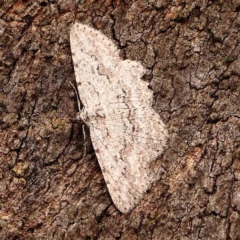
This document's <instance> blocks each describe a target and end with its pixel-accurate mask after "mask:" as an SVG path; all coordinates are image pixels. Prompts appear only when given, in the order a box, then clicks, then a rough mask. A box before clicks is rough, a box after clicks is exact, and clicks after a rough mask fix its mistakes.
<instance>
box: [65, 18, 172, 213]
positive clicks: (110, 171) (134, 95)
mask: <svg viewBox="0 0 240 240" xmlns="http://www.w3.org/2000/svg"><path fill="white" fill-rule="evenodd" d="M70 42H71V51H72V58H73V63H74V70H75V76H76V81H77V88H78V91H79V95H80V98H81V101H82V103H83V105H84V108H83V110H82V111H81V112H80V117H81V118H82V120H83V121H84V122H85V123H86V124H87V125H88V127H89V129H90V135H91V140H92V144H93V147H94V150H95V152H96V156H97V159H98V161H99V165H100V167H101V169H102V172H103V176H104V179H105V181H106V184H107V187H108V190H109V192H110V195H111V198H112V200H113V202H114V204H115V206H116V207H117V208H118V209H119V210H120V211H121V212H122V213H127V212H129V211H130V210H131V209H132V208H134V207H135V206H136V205H137V204H138V203H139V201H140V200H141V198H142V196H143V195H144V193H145V192H146V190H147V189H148V188H149V187H150V185H151V183H152V182H153V181H154V180H156V174H155V173H154V172H152V170H151V168H150V163H151V162H153V161H155V160H156V158H157V157H158V156H159V155H160V154H161V153H162V151H163V148H164V146H165V145H166V141H167V136H168V132H167V128H166V126H165V124H164V123H163V122H162V120H161V119H160V116H159V115H158V113H156V112H155V111H154V109H153V108H152V100H153V94H152V91H151V90H150V89H148V84H147V83H146V82H144V81H143V80H141V77H142V76H143V74H144V72H145V69H144V67H143V66H142V65H141V64H140V63H139V62H136V61H131V60H122V59H121V58H120V57H119V52H118V49H117V47H116V46H115V45H114V43H113V42H112V40H110V39H109V38H108V37H106V36H105V35H104V34H103V33H101V32H100V31H97V30H95V29H93V28H91V27H88V26H86V25H83V24H80V23H75V24H74V25H73V26H72V28H71V33H70Z"/></svg>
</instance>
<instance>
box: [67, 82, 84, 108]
mask: <svg viewBox="0 0 240 240" xmlns="http://www.w3.org/2000/svg"><path fill="white" fill-rule="evenodd" d="M69 84H70V85H71V86H72V88H73V90H74V92H75V94H76V97H77V102H78V111H79V112H81V111H82V109H81V101H80V97H79V94H78V91H77V89H76V88H75V86H74V85H73V84H72V83H71V82H69Z"/></svg>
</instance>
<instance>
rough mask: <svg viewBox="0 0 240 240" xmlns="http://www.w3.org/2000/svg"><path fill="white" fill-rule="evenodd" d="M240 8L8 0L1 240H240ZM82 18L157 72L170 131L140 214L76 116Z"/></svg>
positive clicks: (1, 27) (0, 91)
mask: <svg viewBox="0 0 240 240" xmlns="http://www.w3.org/2000/svg"><path fill="white" fill-rule="evenodd" d="M239 11H240V1H239V0H229V1H223V0H215V1H210V0H209V1H207V0H206V1H203V0H202V1H200V0H197V1H188V0H186V1H184V0H175V1H170V0H138V1H127V0H126V1H124V0H115V1H114V0H112V1H110V0H106V1H102V0H101V1H93V0H92V1H91V0H85V1H84V0H78V1H75V0H66V1H63V0H48V1H47V0H33V1H29V0H25V1H24V0H6V1H4V0H0V79H1V82H0V128H1V132H0V141H1V142H0V239H1V240H5V239H15V240H16V239H19V240H20V239H21V240H22V239H24V240H26V239H49V240H50V239H74V240H75V239H89V240H90V239H102V240H103V239H104V240H105V239H108V240H112V239H122V240H123V239H124V240H126V239H131V240H135V239H139V240H140V239H142V240H145V239H154V240H158V239H164V240H165V239H214V240H215V239H232V240H233V239H234V240H236V239H240V80H239V76H240V55H239V53H240V44H239V43H240V34H239V29H240V16H239V14H240V13H239ZM75 21H79V22H82V23H86V24H88V25H90V26H93V27H94V28H96V29H99V30H100V31H102V32H103V33H104V34H106V35H107V36H108V37H110V38H111V39H113V40H114V41H115V43H116V45H117V46H118V47H119V48H120V49H121V55H122V57H123V58H128V59H132V60H138V61H140V62H141V63H142V64H143V65H144V66H145V67H146V68H147V69H148V72H147V74H146V75H145V76H144V80H145V81H148V82H149V83H150V87H151V88H152V90H153V91H154V97H155V103H154V108H155V109H156V111H157V112H159V114H160V116H161V118H162V119H163V121H164V122H165V124H166V125H167V126H168V129H169V134H170V138H169V142H168V147H167V148H166V150H165V151H164V153H163V155H162V157H161V159H159V160H158V162H159V171H161V179H159V181H157V182H155V183H154V185H153V186H152V188H151V189H150V190H149V192H148V193H146V195H145V196H144V198H143V200H142V201H141V202H140V204H139V205H138V206H137V207H136V208H135V209H134V210H133V211H132V212H130V213H129V214H121V213H120V212H119V211H118V210H117V209H116V208H115V206H114V205H113V203H112V201H111V198H110V195H109V193H108V190H107V187H106V184H105V182H104V179H103V176H102V173H101V170H100V168H99V165H98V162H97V159H96V156H95V154H94V151H93V148H92V147H91V140H90V135H89V133H87V137H86V139H85V140H84V138H83V131H82V125H81V123H76V122H74V121H73V119H74V118H75V114H76V112H77V111H78V109H77V101H76V96H75V94H74V91H73V89H72V88H71V86H70V85H69V81H70V82H72V83H74V82H75V77H74V71H73V65H72V60H71V53H70V45H69V29H70V27H71V25H72V24H73V23H74V22H75ZM85 147H87V150H88V151H87V154H86V155H85V156H84V148H85Z"/></svg>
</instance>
